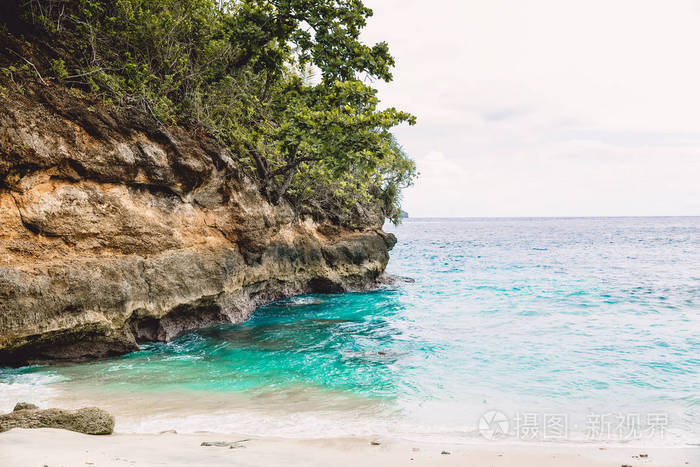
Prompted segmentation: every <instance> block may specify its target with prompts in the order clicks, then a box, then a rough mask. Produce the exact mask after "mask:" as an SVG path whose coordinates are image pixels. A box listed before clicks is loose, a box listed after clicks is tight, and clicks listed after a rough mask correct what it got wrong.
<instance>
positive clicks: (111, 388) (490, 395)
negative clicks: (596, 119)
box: [0, 217, 700, 446]
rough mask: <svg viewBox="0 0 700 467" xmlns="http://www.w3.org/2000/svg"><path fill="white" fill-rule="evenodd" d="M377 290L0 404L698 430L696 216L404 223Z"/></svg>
mask: <svg viewBox="0 0 700 467" xmlns="http://www.w3.org/2000/svg"><path fill="white" fill-rule="evenodd" d="M386 230H387V231H391V232H393V233H395V234H396V236H397V237H398V239H399V242H398V244H397V245H396V247H395V248H394V250H393V252H392V259H391V261H390V263H389V267H388V269H387V272H388V273H390V274H392V275H395V276H399V277H400V278H402V279H401V280H399V281H397V282H396V283H395V284H393V285H389V286H384V287H382V288H380V289H378V290H375V291H371V292H364V293H345V294H339V295H306V296H301V297H295V298H292V299H289V300H284V301H281V302H277V303H273V304H270V305H267V306H264V307H261V308H260V309H258V310H257V311H256V312H255V314H254V315H253V317H252V318H251V319H250V320H249V321H247V322H245V323H242V324H238V325H221V326H216V327H213V328H209V329H203V330H201V331H198V332H195V333H191V334H187V335H183V336H181V337H179V338H177V339H176V340H174V341H172V342H169V343H154V344H147V345H144V346H143V348H142V349H141V350H140V351H139V352H135V353H132V354H128V355H124V356H121V357H117V358H112V359H107V360H99V361H94V362H89V363H81V364H61V365H51V366H33V367H25V368H20V369H9V368H5V369H0V411H7V410H11V408H12V406H13V405H14V403H15V402H17V401H19V400H26V401H29V402H35V403H39V404H40V405H42V406H63V407H78V406H84V405H90V404H94V405H98V406H100V407H104V408H106V409H108V410H111V411H112V412H113V413H114V414H115V415H116V416H117V426H116V430H117V431H122V432H156V433H157V432H159V431H162V430H169V429H175V430H177V431H178V432H196V431H214V432H233V433H246V434H251V435H263V436H282V437H330V436H351V435H362V436H365V435H370V436H394V437H401V438H404V439H436V440H450V441H452V442H465V443H468V442H471V441H475V440H477V441H483V440H484V439H488V440H493V442H550V441H551V442H577V443H578V442H594V443H617V442H625V443H642V444H644V445H647V446H648V445H651V444H654V445H656V444H658V445H687V444H697V443H700V374H699V373H700V218H698V217H684V218H681V217H659V218H503V219H490V218H489V219H476V218H469V219H407V220H405V221H404V222H403V224H401V225H400V226H398V227H394V226H387V227H386Z"/></svg>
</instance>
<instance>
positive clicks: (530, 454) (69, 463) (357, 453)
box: [0, 429, 700, 467]
mask: <svg viewBox="0 0 700 467" xmlns="http://www.w3.org/2000/svg"><path fill="white" fill-rule="evenodd" d="M241 439H249V441H245V442H242V443H239V444H242V445H243V446H245V447H240V448H235V449H230V448H229V447H217V446H201V443H202V442H203V441H209V442H211V441H225V442H235V441H237V440H241ZM370 441H373V440H369V439H361V438H342V439H316V440H298V439H279V438H248V437H245V436H236V435H221V434H211V433H202V434H193V435H189V434H188V435H181V434H173V433H165V434H160V435H136V434H115V435H111V436H89V435H83V434H79V433H72V432H69V431H63V430H53V429H41V430H23V429H14V430H10V431H8V432H5V433H0V466H2V467H23V466H39V467H41V466H44V465H46V466H49V467H57V466H66V467H73V466H89V465H95V466H131V465H135V466H163V465H167V466H218V465H222V466H223V465H226V466H260V465H265V466H276V465H284V466H297V465H298V466H301V465H304V466H308V465H322V466H332V467H340V466H352V467H370V466H390V465H424V466H440V465H444V466H457V465H459V466H465V465H468V466H474V467H479V466H489V467H491V466H493V467H498V466H503V467H505V466H525V467H547V466H557V467H562V466H566V467H577V466H613V467H620V466H622V465H631V466H634V467H637V466H658V467H660V466H687V465H690V466H692V465H695V466H698V465H700V447H687V448H671V447H669V448H659V447H656V448H650V449H642V448H639V447H619V446H605V447H602V446H599V445H592V444H591V445H587V444H586V445H554V444H549V445H534V444H533V445H502V444H489V443H483V444H478V445H477V444H475V445H441V444H433V443H430V444H429V443H416V442H409V441H402V440H381V439H380V440H376V441H379V442H380V445H378V446H373V445H371V444H370ZM601 448H602V449H601ZM443 450H444V451H449V452H450V454H449V455H446V454H441V452H442V451H443ZM639 454H648V457H647V458H639V457H636V458H635V457H634V456H638V455H639Z"/></svg>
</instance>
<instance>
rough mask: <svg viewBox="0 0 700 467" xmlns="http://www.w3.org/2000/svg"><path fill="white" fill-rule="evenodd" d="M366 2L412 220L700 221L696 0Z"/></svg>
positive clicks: (699, 9)
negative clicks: (408, 116) (396, 118)
mask: <svg viewBox="0 0 700 467" xmlns="http://www.w3.org/2000/svg"><path fill="white" fill-rule="evenodd" d="M366 3H367V4H368V5H369V6H370V7H372V8H373V9H374V10H375V16H374V18H372V19H371V20H370V22H369V25H368V30H367V32H366V35H365V39H366V40H367V41H378V40H387V41H388V42H389V44H390V46H391V49H392V52H393V53H394V55H395V56H396V58H397V68H396V70H395V72H394V75H395V80H394V82H393V83H390V84H388V85H384V84H381V83H377V84H378V86H379V88H380V96H381V97H382V99H383V101H384V102H385V104H386V105H392V106H396V107H399V108H403V109H406V110H409V111H411V112H413V113H415V114H416V115H417V116H418V117H419V123H418V125H416V126H415V127H412V128H401V129H399V130H398V131H397V136H398V137H399V139H400V140H401V142H402V144H403V145H404V146H405V147H406V149H407V150H408V152H409V153H410V154H411V155H412V156H413V157H414V158H416V159H417V162H418V166H419V169H420V171H421V172H422V177H421V178H420V179H419V180H418V182H417V184H416V186H415V187H413V188H411V189H409V190H407V192H406V194H405V200H404V206H405V208H406V209H407V210H408V211H409V213H410V214H412V215H414V216H445V215H453V216H509V215H513V216H520V215H522V216H528V215H674V214H679V215H680V214H691V215H700V183H699V182H698V180H700V90H699V88H698V86H699V85H698V83H700V62H699V61H698V60H697V59H696V56H697V46H698V44H700V27H698V25H700V2H698V1H691V0H688V1H681V0H678V1H669V2H658V1H644V0H641V1H640V0H636V1H634V0H616V1H614V2H611V1H602V0H589V1H586V2H579V1H565V0H532V1H528V2H519V1H515V0H512V1H506V0H479V1H474V0H472V1H469V0H467V1H458V0H454V1H447V0H442V1H440V0H434V1H432V2H426V1H424V0H366Z"/></svg>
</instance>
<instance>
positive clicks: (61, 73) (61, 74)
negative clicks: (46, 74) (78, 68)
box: [51, 58, 68, 79]
mask: <svg viewBox="0 0 700 467" xmlns="http://www.w3.org/2000/svg"><path fill="white" fill-rule="evenodd" d="M51 71H52V72H53V75H54V76H55V77H56V78H58V79H63V78H67V77H68V71H67V70H66V62H64V61H63V59H62V58H56V59H52V60H51Z"/></svg>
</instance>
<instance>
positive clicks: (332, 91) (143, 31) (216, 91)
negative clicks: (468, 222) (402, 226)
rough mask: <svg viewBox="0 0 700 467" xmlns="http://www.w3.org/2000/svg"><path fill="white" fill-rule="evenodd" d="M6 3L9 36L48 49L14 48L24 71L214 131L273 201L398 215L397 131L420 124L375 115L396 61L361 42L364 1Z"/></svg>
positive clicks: (404, 162) (406, 171)
mask: <svg viewBox="0 0 700 467" xmlns="http://www.w3.org/2000/svg"><path fill="white" fill-rule="evenodd" d="M8 2H9V4H11V5H10V6H5V8H6V9H7V13H4V14H3V17H4V18H7V20H6V25H5V26H4V27H5V29H6V30H7V29H8V28H9V30H11V31H15V33H16V32H17V31H19V32H21V33H22V34H25V35H26V36H27V37H28V38H30V37H31V38H34V39H37V38H40V40H41V41H42V45H41V47H42V49H43V50H45V51H46V52H45V53H43V54H38V55H37V56H38V57H39V58H36V59H35V60H36V63H34V61H30V60H27V58H26V57H24V56H23V55H22V51H21V50H20V51H14V50H13V55H15V56H16V57H15V58H16V60H17V65H18V66H24V67H25V72H26V73H29V74H33V73H34V72H35V73H36V75H37V76H38V78H39V79H41V80H48V79H53V80H55V81H57V82H61V83H63V84H65V85H67V86H71V87H75V88H80V89H82V90H84V91H85V92H89V93H90V94H91V95H94V96H98V97H99V98H100V99H102V100H103V101H104V102H106V103H109V104H111V105H115V106H140V107H142V108H143V110H144V111H145V112H148V113H150V114H151V115H152V116H153V117H154V118H156V119H158V120H159V121H160V122H161V123H162V124H164V125H170V124H177V125H183V126H188V127H191V128H204V129H206V130H207V131H209V132H211V133H212V134H214V135H215V136H217V137H218V138H219V140H220V141H221V142H222V143H224V144H226V145H227V146H228V147H230V148H231V149H232V152H233V153H234V154H237V155H238V156H239V159H240V162H241V165H242V167H243V168H244V169H245V170H247V171H248V173H249V175H250V176H251V177H253V178H254V179H256V180H257V181H258V183H259V186H260V189H261V191H262V192H263V193H264V194H265V195H266V196H267V197H268V199H269V200H270V201H271V202H273V203H277V202H279V201H280V199H282V198H283V197H285V198H286V199H288V200H289V201H291V202H292V203H293V205H294V206H295V207H296V208H297V210H298V211H299V212H300V213H303V214H310V215H313V216H315V217H324V218H329V217H330V218H331V219H334V220H335V221H337V222H339V223H345V224H350V225H351V224H353V222H354V221H353V219H354V218H357V217H358V216H360V215H361V213H363V212H366V211H367V210H375V211H376V210H380V211H381V212H382V214H383V215H385V216H387V217H389V218H390V219H392V220H394V221H397V220H398V219H399V213H400V209H399V194H400V191H401V189H402V188H404V187H406V186H408V185H410V183H411V182H412V180H413V178H414V176H415V165H414V163H413V162H412V161H411V160H410V159H409V158H408V157H407V156H406V155H405V154H404V152H403V151H402V150H401V148H400V146H399V145H398V144H397V143H396V141H395V140H394V139H393V137H392V135H391V133H390V130H391V129H392V128H393V127H395V126H396V125H399V124H401V123H404V122H406V123H409V124H413V123H414V117H413V116H411V115H409V114H407V113H405V112H402V111H399V110H396V109H394V108H388V109H380V108H379V107H378V104H379V101H378V99H377V96H376V90H375V89H373V88H372V87H371V86H369V85H367V84H366V83H365V81H366V79H367V78H369V79H370V80H371V79H382V80H385V81H389V80H391V72H390V69H391V67H392V66H393V65H394V60H393V58H392V57H391V55H390V54H389V52H388V47H387V44H386V43H383V42H382V43H379V44H376V45H374V46H368V45H366V44H363V43H362V42H361V41H360V40H359V35H360V32H361V30H362V28H363V27H364V26H365V23H366V19H367V17H369V16H370V15H371V14H372V12H371V10H370V9H368V8H366V7H365V6H364V5H363V4H362V2H361V1H360V0H22V1H21V2H20V0H8ZM13 5H14V9H13ZM20 59H21V60H20ZM28 65H31V67H33V68H34V69H33V70H32V69H29V68H28ZM40 70H41V71H40ZM42 73H43V76H42Z"/></svg>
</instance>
